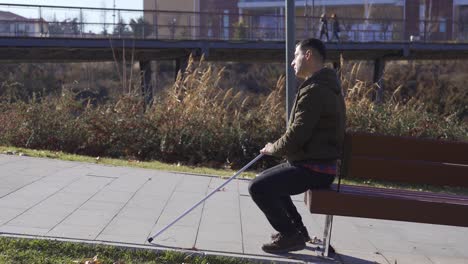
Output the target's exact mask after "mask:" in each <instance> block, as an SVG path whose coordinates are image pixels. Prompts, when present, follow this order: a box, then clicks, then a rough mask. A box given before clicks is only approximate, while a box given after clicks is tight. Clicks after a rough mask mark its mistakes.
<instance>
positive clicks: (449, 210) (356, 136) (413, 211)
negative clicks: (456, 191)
mask: <svg viewBox="0 0 468 264" xmlns="http://www.w3.org/2000/svg"><path fill="white" fill-rule="evenodd" d="M343 156H344V158H343V161H342V166H341V169H340V172H339V173H338V178H339V181H338V184H334V185H332V186H331V188H330V189H326V190H309V191H307V192H306V195H305V198H304V201H305V203H306V205H307V207H308V208H309V210H310V212H311V213H315V214H325V215H326V219H325V230H324V238H323V240H322V243H323V248H322V254H323V255H325V256H329V255H330V253H331V252H333V251H334V250H333V248H330V238H331V226H332V222H333V215H339V216H351V217H365V218H374V219H386V220H397V221H409V222H417V223H429V224H440V225H451V226H462V227H468V195H453V194H446V193H440V192H437V193H435V192H429V191H410V190H403V189H389V188H377V187H369V186H355V185H344V184H340V181H341V178H343V177H348V178H356V179H357V178H360V179H369V180H372V181H373V180H377V181H385V182H391V183H403V184H418V185H424V186H436V187H441V186H455V187H463V188H468V143H466V142H448V141H436V140H425V139H417V138H410V137H394V136H382V135H372V134H363V133H348V134H347V135H346V137H345V146H344V155H343Z"/></svg>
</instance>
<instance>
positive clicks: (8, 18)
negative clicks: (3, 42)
mask: <svg viewBox="0 0 468 264" xmlns="http://www.w3.org/2000/svg"><path fill="white" fill-rule="evenodd" d="M0 35H1V36H29V37H47V36H48V35H49V25H48V23H47V22H46V21H45V20H43V19H28V18H25V17H22V16H19V15H17V14H14V13H12V12H6V11H0Z"/></svg>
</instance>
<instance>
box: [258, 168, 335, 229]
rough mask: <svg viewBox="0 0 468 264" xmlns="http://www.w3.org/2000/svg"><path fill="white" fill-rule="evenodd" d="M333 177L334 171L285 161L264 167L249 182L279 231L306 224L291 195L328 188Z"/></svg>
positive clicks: (261, 206) (271, 222) (260, 205)
mask: <svg viewBox="0 0 468 264" xmlns="http://www.w3.org/2000/svg"><path fill="white" fill-rule="evenodd" d="M334 178H335V175H331V174H324V173H318V172H313V171H310V170H308V169H305V168H303V167H301V166H297V165H294V164H289V163H282V164H279V165H277V166H275V167H272V168H269V169H267V170H265V171H263V172H262V173H261V174H260V175H259V176H257V177H256V178H255V179H253V180H252V181H251V182H250V185H249V193H250V195H251V196H252V199H253V201H254V202H255V203H256V204H257V206H258V207H259V208H260V209H261V210H262V211H263V213H264V214H265V216H266V217H267V219H268V221H269V222H270V224H271V225H272V226H273V228H274V229H276V231H278V232H281V233H290V232H295V231H296V228H297V227H300V226H302V225H303V223H302V218H301V215H300V214H299V213H298V212H297V209H296V207H295V206H294V204H293V202H292V200H291V195H296V194H300V193H303V192H305V191H307V190H308V189H324V188H328V187H329V186H330V185H331V184H332V182H333V180H334Z"/></svg>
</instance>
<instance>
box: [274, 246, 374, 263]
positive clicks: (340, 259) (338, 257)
mask: <svg viewBox="0 0 468 264" xmlns="http://www.w3.org/2000/svg"><path fill="white" fill-rule="evenodd" d="M305 250H310V251H314V252H317V254H320V253H319V252H318V251H317V247H316V246H309V245H307V246H306V248H305ZM273 255H277V256H282V257H287V258H290V259H294V260H301V261H305V262H312V263H315V262H318V263H344V264H346V263H353V264H375V263H376V262H375V261H369V260H365V259H361V258H356V257H352V256H348V255H344V254H340V253H334V254H332V255H331V256H330V257H322V256H320V255H318V256H311V255H307V254H302V253H294V252H289V253H286V254H273Z"/></svg>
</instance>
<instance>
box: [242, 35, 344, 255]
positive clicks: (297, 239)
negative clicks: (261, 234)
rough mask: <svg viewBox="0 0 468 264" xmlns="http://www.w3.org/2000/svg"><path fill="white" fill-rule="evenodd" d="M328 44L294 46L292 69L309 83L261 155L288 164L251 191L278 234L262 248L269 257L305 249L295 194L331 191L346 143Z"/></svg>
mask: <svg viewBox="0 0 468 264" xmlns="http://www.w3.org/2000/svg"><path fill="white" fill-rule="evenodd" d="M325 58H326V50H325V45H324V44H323V43H322V41H320V40H318V39H307V40H303V41H301V42H299V43H298V44H297V45H296V50H295V53H294V60H293V62H292V63H291V66H292V67H293V68H294V70H295V73H296V76H297V77H299V78H301V79H305V81H304V82H303V83H302V85H301V86H300V87H299V90H298V92H297V94H296V99H295V103H294V106H293V109H292V111H291V116H290V119H289V125H288V128H287V130H286V132H285V133H284V134H283V136H282V137H281V138H280V139H278V140H277V141H276V142H275V143H268V144H266V145H265V147H264V148H263V149H262V150H261V151H260V152H261V153H263V154H265V155H272V156H278V157H286V159H287V162H286V163H282V164H279V165H277V166H275V167H272V168H269V169H267V170H265V171H263V172H262V173H261V174H260V175H259V176H258V177H256V178H255V179H254V180H253V181H252V182H251V183H250V186H249V192H250V195H251V196H252V199H253V201H254V202H255V203H256V204H257V206H258V207H259V208H260V209H261V210H262V211H263V213H264V214H265V216H266V217H267V219H268V221H269V222H270V224H271V225H272V226H273V228H274V229H275V230H276V231H278V233H276V234H273V235H272V242H270V243H267V244H264V245H263V246H262V249H263V251H265V252H268V253H275V254H280V253H286V252H289V251H295V250H302V249H304V248H305V242H306V241H308V240H309V239H310V238H309V234H308V232H307V229H306V228H305V226H304V224H303V223H302V219H301V216H300V215H299V213H298V212H297V209H296V207H295V206H294V204H293V202H292V200H291V197H290V196H291V195H296V194H300V193H303V192H305V191H306V190H309V189H319V188H328V187H329V186H330V185H331V183H332V182H333V180H334V178H335V174H336V169H337V168H336V160H337V159H338V158H339V157H340V155H341V150H342V144H343V139H344V126H345V104H344V99H343V96H342V92H341V86H340V82H339V80H338V78H337V75H336V73H335V71H334V70H332V69H328V68H325V67H324V61H325Z"/></svg>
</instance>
